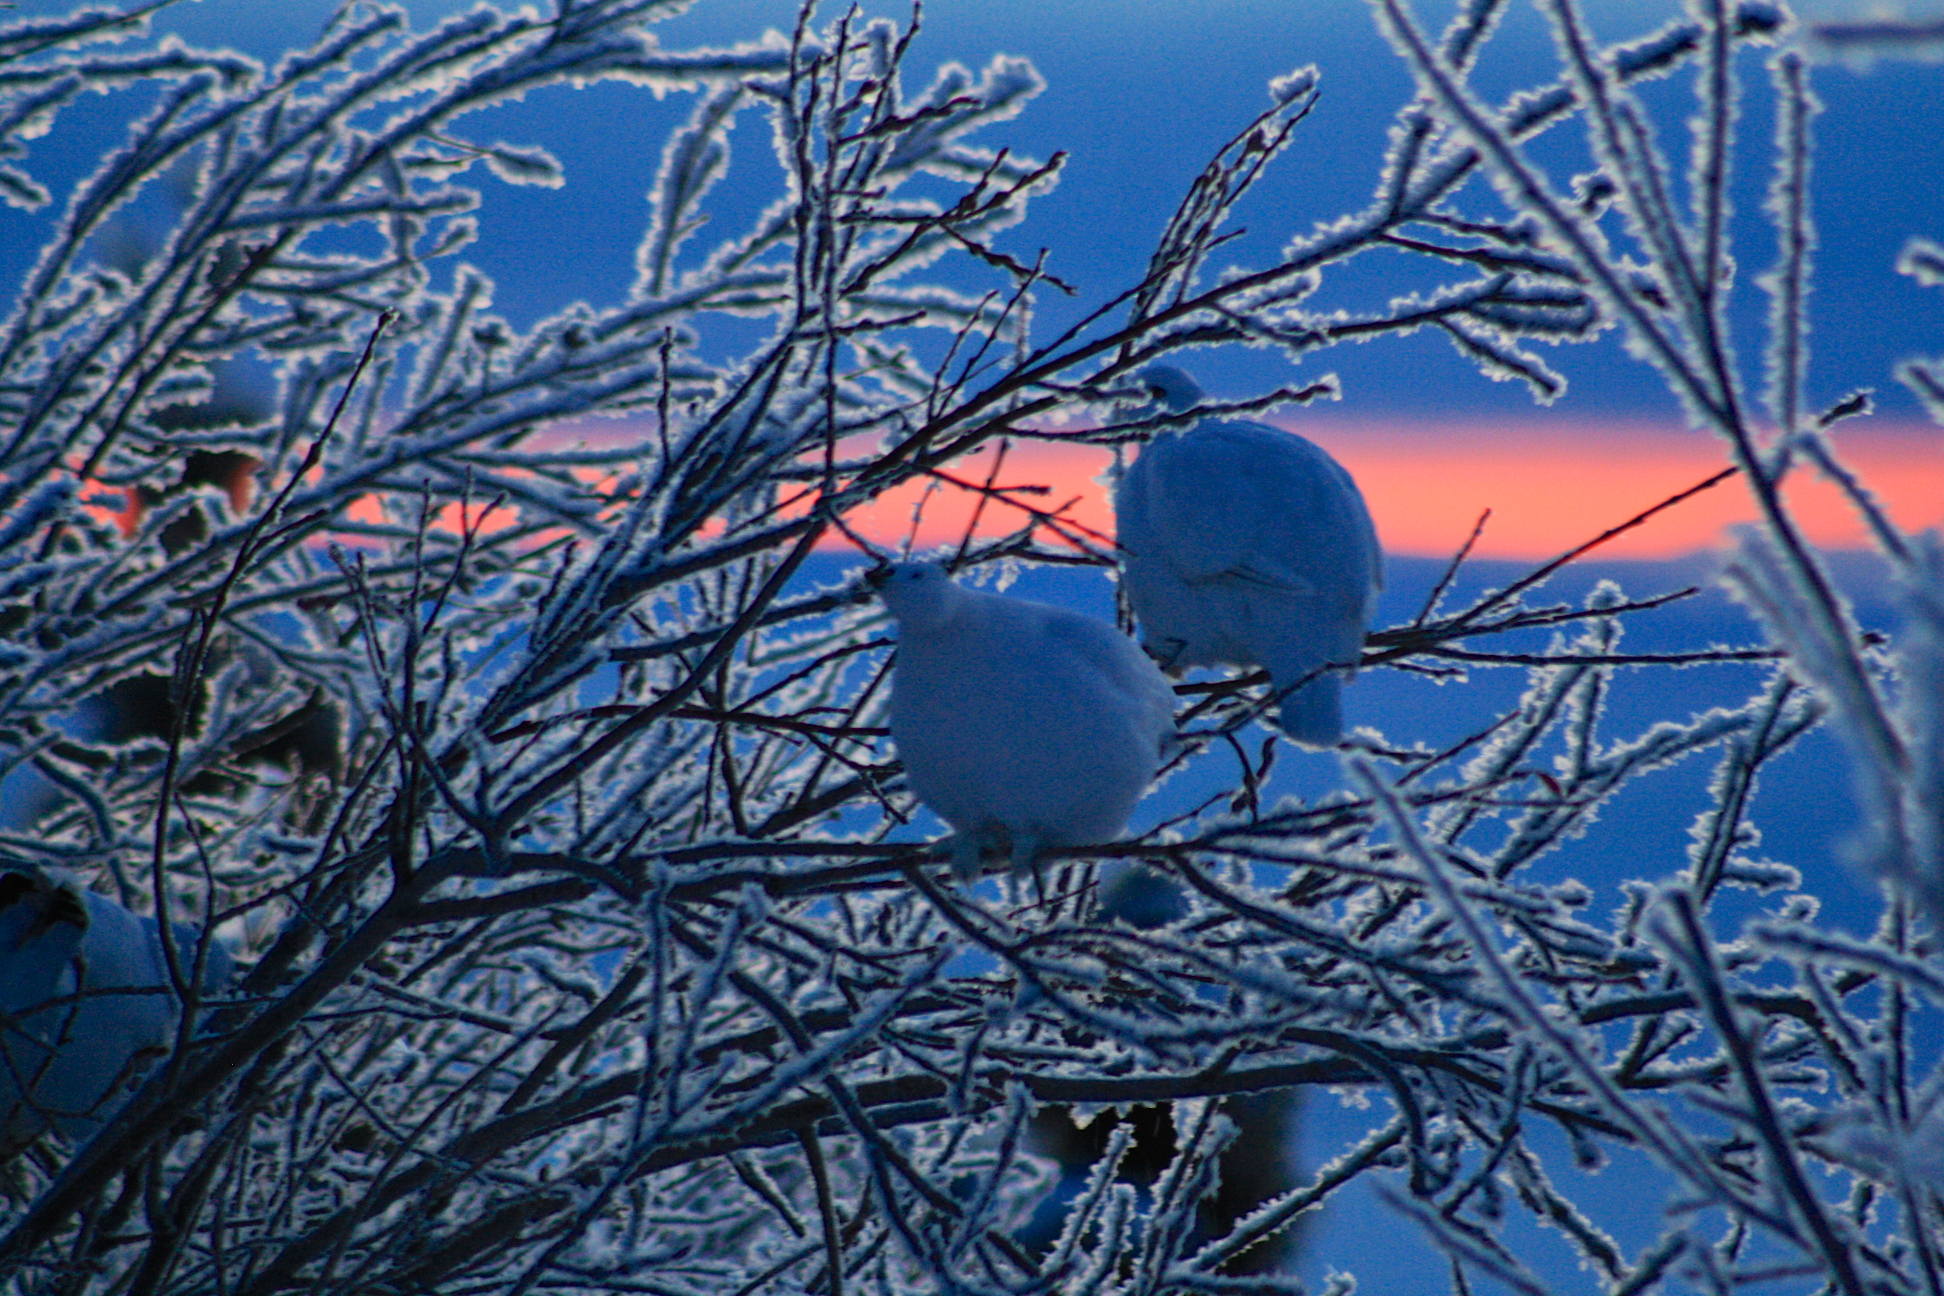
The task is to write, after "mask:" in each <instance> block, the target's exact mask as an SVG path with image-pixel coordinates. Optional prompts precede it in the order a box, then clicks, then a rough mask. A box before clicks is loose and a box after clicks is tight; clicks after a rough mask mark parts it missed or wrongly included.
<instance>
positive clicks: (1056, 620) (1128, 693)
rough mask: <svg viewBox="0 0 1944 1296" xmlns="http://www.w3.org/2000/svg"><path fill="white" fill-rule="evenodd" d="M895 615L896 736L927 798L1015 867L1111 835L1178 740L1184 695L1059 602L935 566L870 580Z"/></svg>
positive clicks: (970, 847)
mask: <svg viewBox="0 0 1944 1296" xmlns="http://www.w3.org/2000/svg"><path fill="white" fill-rule="evenodd" d="M873 579H874V581H876V582H877V583H878V585H879V589H880V592H881V593H882V596H883V598H884V605H885V606H886V607H887V608H889V609H890V611H891V615H892V616H894V617H896V618H897V621H898V660H897V669H896V671H895V672H894V673H893V675H892V677H891V737H892V740H893V741H894V742H895V743H896V744H897V747H898V755H899V757H900V758H901V759H902V760H903V761H904V767H905V776H906V777H907V778H908V779H909V780H910V782H911V790H912V791H913V792H915V793H916V794H917V796H918V799H919V800H921V801H923V802H924V803H925V804H926V805H928V806H930V807H931V808H932V810H933V811H935V812H936V813H937V814H938V816H939V817H940V818H941V819H943V820H945V822H946V823H948V824H950V825H951V826H952V827H953V828H954V829H956V830H957V836H956V838H955V839H954V842H953V850H952V864H953V867H954V868H955V869H956V870H957V871H958V874H959V876H960V877H961V878H964V879H970V878H972V877H974V876H976V875H977V873H978V871H979V856H980V853H981V851H982V850H983V849H984V848H985V847H988V846H997V847H1000V848H1002V849H1006V850H1008V851H1009V853H1010V855H1011V858H1012V864H1013V867H1014V869H1015V870H1023V869H1025V868H1026V867H1028V866H1029V865H1031V864H1032V863H1033V862H1034V859H1035V857H1036V856H1037V855H1038V853H1039V852H1040V851H1041V850H1042V849H1044V848H1046V847H1049V846H1080V845H1090V844H1093V843H1098V842H1106V841H1112V840H1113V839H1114V838H1116V837H1118V836H1120V834H1121V832H1122V831H1123V830H1124V829H1125V828H1126V827H1127V818H1128V816H1129V815H1130V814H1132V813H1133V810H1134V805H1135V803H1136V802H1138V801H1139V800H1140V799H1141V796H1142V794H1143V793H1144V792H1146V791H1147V788H1148V785H1149V784H1150V783H1152V782H1153V781H1154V776H1155V772H1156V771H1157V770H1158V769H1159V768H1160V766H1161V762H1162V761H1163V759H1165V757H1166V756H1168V755H1169V754H1171V753H1172V751H1173V748H1174V746H1175V743H1176V741H1177V740H1176V737H1175V726H1174V690H1173V689H1172V688H1170V687H1169V685H1168V681H1167V680H1166V679H1165V678H1164V677H1163V676H1162V674H1161V672H1160V670H1158V669H1157V668H1156V667H1155V665H1154V663H1153V662H1152V661H1150V660H1148V658H1147V657H1146V656H1145V655H1144V654H1143V653H1142V652H1141V650H1140V649H1139V648H1138V647H1136V646H1135V644H1134V641H1133V640H1132V639H1129V638H1128V637H1127V636H1126V635H1124V634H1122V633H1120V632H1119V631H1118V630H1116V629H1114V628H1113V627H1112V626H1110V625H1108V624H1106V623H1105V622H1102V621H1097V620H1095V619H1093V618H1092V617H1087V616H1082V615H1080V614H1079V613H1077V612H1070V611H1067V610H1066V609H1064V608H1057V607H1051V606H1048V605H1047V604H1044V603H1032V602H1028V601H1027V600H1025V599H1017V598H1007V597H1005V596H1003V595H999V594H988V593H985V592H983V591H980V590H972V589H965V588H962V587H960V586H958V585H955V584H953V583H952V581H951V580H950V578H948V577H947V576H946V574H945V571H944V569H943V568H941V567H939V566H937V565H935V564H932V563H906V564H902V565H900V566H896V567H892V568H891V569H889V571H888V572H885V573H883V574H882V575H881V576H878V577H874V578H873Z"/></svg>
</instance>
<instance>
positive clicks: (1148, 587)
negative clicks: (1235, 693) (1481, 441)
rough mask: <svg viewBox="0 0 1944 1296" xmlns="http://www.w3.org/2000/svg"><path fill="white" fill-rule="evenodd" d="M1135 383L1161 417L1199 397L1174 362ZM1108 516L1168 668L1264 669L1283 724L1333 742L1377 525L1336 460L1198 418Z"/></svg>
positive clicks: (1370, 576) (1376, 562)
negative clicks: (1278, 698)
mask: <svg viewBox="0 0 1944 1296" xmlns="http://www.w3.org/2000/svg"><path fill="white" fill-rule="evenodd" d="M1140 378H1141V381H1142V382H1143V383H1144V384H1146V385H1147V387H1148V388H1149V390H1150V391H1152V392H1153V394H1154V396H1155V399H1156V401H1157V403H1158V404H1159V405H1161V406H1163V407H1165V408H1166V409H1168V410H1169V411H1172V412H1176V413H1179V412H1181V411H1184V410H1189V409H1193V408H1194V406H1195V404H1196V402H1198V401H1199V400H1200V399H1201V394H1202V393H1201V389H1200V388H1199V387H1197V386H1196V385H1195V383H1194V381H1193V380H1192V379H1190V378H1189V377H1188V376H1187V375H1186V374H1184V373H1182V372H1181V371H1180V370H1179V369H1174V368H1170V367H1169V366H1166V365H1154V366H1151V367H1149V368H1147V369H1144V370H1142V371H1141V374H1140ZM1114 512H1115V514H1116V517H1117V519H1118V526H1119V537H1118V540H1119V545H1120V548H1121V551H1122V553H1121V563H1122V567H1123V569H1124V572H1125V577H1126V582H1127V597H1128V601H1129V602H1130V603H1131V604H1132V605H1133V608H1134V615H1135V617H1136V618H1137V619H1138V620H1139V622H1140V626H1141V640H1142V642H1143V643H1144V644H1145V645H1146V646H1147V649H1148V651H1149V652H1151V653H1153V654H1154V656H1155V657H1156V658H1157V659H1158V660H1159V661H1160V662H1161V664H1162V665H1163V666H1165V667H1167V668H1169V669H1171V670H1173V669H1177V668H1180V667H1184V666H1215V665H1232V666H1243V667H1252V666H1260V667H1266V668H1267V669H1268V671H1269V675H1270V678H1271V679H1272V680H1273V681H1274V683H1275V687H1276V689H1277V691H1278V692H1279V693H1282V694H1283V702H1282V729H1283V732H1285V733H1287V734H1288V735H1289V736H1290V737H1291V738H1294V739H1295V740H1296V741H1298V742H1301V743H1305V744H1308V745H1311V746H1317V747H1327V746H1331V745H1333V744H1335V742H1336V741H1337V739H1338V737H1339V736H1340V735H1341V733H1342V728H1343V720H1342V710H1341V705H1340V702H1339V697H1338V694H1339V690H1340V688H1341V680H1340V676H1339V674H1338V672H1339V671H1340V672H1342V673H1343V674H1347V673H1349V671H1350V669H1351V668H1353V667H1354V666H1355V665H1356V663H1357V660H1358V658H1359V657H1360V656H1361V655H1362V649H1363V642H1364V635H1365V634H1366V633H1367V632H1368V630H1369V627H1370V616H1371V612H1372V610H1373V608H1374V607H1375V605H1376V601H1377V593H1378V591H1379V590H1380V589H1381V588H1382V586H1383V555H1382V553H1381V552H1380V551H1379V550H1378V548H1377V532H1376V529H1375V528H1374V527H1373V526H1372V525H1371V522H1370V513H1369V511H1368V510H1367V509H1365V507H1364V502H1363V495H1362V494H1361V493H1360V492H1359V491H1358V490H1357V484H1356V482H1355V481H1353V480H1352V479H1351V477H1350V474H1349V473H1348V472H1345V471H1344V469H1343V466H1342V465H1341V464H1339V463H1337V461H1336V460H1334V459H1332V458H1331V457H1330V456H1329V455H1328V454H1327V453H1325V452H1324V451H1323V449H1322V448H1321V447H1319V446H1317V445H1315V444H1313V443H1312V442H1309V441H1306V440H1304V439H1303V438H1302V437H1300V436H1297V435H1296V434H1295V433H1293V432H1283V431H1280V430H1278V429H1276V428H1272V427H1269V426H1267V425H1265V424H1262V423H1253V422H1246V421H1239V420H1230V421H1223V422H1211V421H1209V420H1207V419H1204V420H1202V421H1201V422H1199V423H1193V424H1190V425H1189V426H1187V427H1186V428H1184V429H1182V430H1181V431H1179V432H1163V433H1161V434H1160V435H1159V436H1156V437H1155V438H1154V439H1153V440H1152V441H1151V442H1149V443H1148V445H1147V446H1146V447H1145V448H1144V449H1143V450H1142V451H1141V454H1140V457H1139V458H1138V459H1136V460H1135V461H1134V466H1133V467H1132V468H1130V469H1129V470H1128V471H1127V473H1126V475H1125V476H1124V477H1122V479H1121V481H1120V484H1119V487H1118V488H1117V489H1116V491H1115V493H1114ZM1326 667H1327V668H1329V669H1328V670H1325V668H1326ZM1319 671H1322V672H1324V673H1321V674H1318V673H1317V672H1319ZM1305 679H1307V680H1308V682H1307V683H1303V682H1302V681H1304V680H1305Z"/></svg>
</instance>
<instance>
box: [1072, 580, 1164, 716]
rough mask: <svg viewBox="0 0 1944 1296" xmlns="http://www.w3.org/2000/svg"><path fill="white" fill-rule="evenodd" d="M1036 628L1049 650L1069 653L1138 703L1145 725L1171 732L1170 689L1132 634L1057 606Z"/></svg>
mask: <svg viewBox="0 0 1944 1296" xmlns="http://www.w3.org/2000/svg"><path fill="white" fill-rule="evenodd" d="M1047 611H1048V612H1050V613H1052V614H1053V615H1050V616H1048V617H1047V618H1046V621H1045V623H1044V625H1043V626H1042V628H1041V635H1042V637H1043V639H1044V641H1045V643H1046V645H1047V648H1048V650H1049V652H1050V653H1054V654H1060V655H1064V656H1070V657H1072V658H1073V659H1075V660H1077V661H1079V662H1080V663H1081V664H1082V665H1084V666H1085V667H1086V668H1087V669H1088V670H1089V671H1092V672H1093V673H1095V674H1096V675H1098V676H1099V677H1100V678H1101V679H1102V680H1103V681H1104V682H1105V683H1106V684H1107V686H1108V687H1109V688H1110V689H1112V690H1113V692H1114V693H1116V694H1118V695H1119V696H1122V697H1125V698H1127V699H1128V700H1129V701H1130V702H1131V703H1133V704H1134V705H1135V706H1137V707H1138V708H1139V709H1140V713H1141V715H1142V717H1143V721H1144V723H1145V725H1146V727H1148V728H1150V729H1152V730H1153V731H1154V732H1155V733H1157V734H1163V733H1165V734H1172V733H1173V732H1174V704H1175V695H1174V689H1173V687H1172V686H1171V685H1169V683H1168V680H1167V677H1166V676H1165V675H1163V674H1162V673H1161V670H1160V668H1159V667H1157V666H1156V665H1155V664H1154V662H1153V660H1152V659H1150V658H1149V657H1148V655H1147V654H1146V653H1144V652H1142V651H1141V650H1140V649H1139V648H1138V647H1136V646H1135V643H1134V641H1133V640H1132V639H1129V638H1128V637H1127V636H1126V635H1124V634H1122V633H1121V632H1120V631H1118V630H1116V629H1114V627H1112V626H1110V625H1108V624H1107V623H1106V622H1104V621H1096V620H1094V619H1093V618H1092V617H1086V616H1081V615H1080V614H1078V613H1076V612H1068V611H1065V610H1064V609H1061V608H1048V609H1047Z"/></svg>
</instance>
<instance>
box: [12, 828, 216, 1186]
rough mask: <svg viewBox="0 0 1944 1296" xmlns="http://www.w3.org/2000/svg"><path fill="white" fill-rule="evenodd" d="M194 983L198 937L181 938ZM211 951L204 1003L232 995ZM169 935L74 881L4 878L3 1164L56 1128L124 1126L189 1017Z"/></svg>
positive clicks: (15, 868) (180, 928) (182, 933)
mask: <svg viewBox="0 0 1944 1296" xmlns="http://www.w3.org/2000/svg"><path fill="white" fill-rule="evenodd" d="M174 930H175V934H176V941H177V953H178V955H179V959H180V966H181V968H182V971H183V975H184V976H185V977H187V976H189V975H190V974H191V972H192V971H193V969H194V966H195V952H196V947H197V941H198V933H197V932H196V930H195V929H194V928H193V927H189V926H188V925H186V924H181V925H177V926H176V927H175V929H174ZM230 976H231V963H230V956H229V952H228V950H227V948H226V947H225V946H224V945H223V944H222V942H220V941H217V940H211V941H210V942H209V943H208V954H207V957H206V960H205V966H204V976H203V982H202V984H203V986H204V989H205V993H221V991H222V990H223V989H225V988H227V986H228V985H229V981H230ZM173 985H174V980H173V978H171V977H170V975H169V969H168V962H167V958H166V956H165V954H164V952H163V949H162V938H161V926H160V924H158V923H157V922H156V920H155V919H154V918H151V917H146V916H143V915H138V914H134V913H131V912H130V911H129V910H127V909H125V908H123V907H122V906H121V905H119V904H117V903H116V902H115V901H113V900H110V899H109V898H108V897H107V896H104V895H100V894H97V893H96V892H93V891H90V890H87V889H85V888H83V887H81V886H79V885H78V884H76V883H75V882H73V881H72V880H70V879H67V878H64V877H61V876H59V875H57V874H54V873H50V872H48V871H46V870H43V869H39V868H34V867H31V866H23V865H10V866H6V867H4V868H3V869H0V1161H4V1160H5V1159H6V1158H7V1157H9V1156H11V1155H12V1154H13V1153H15V1152H17V1151H18V1150H20V1149H21V1148H23V1147H25V1146H26V1145H27V1144H28V1143H31V1142H32V1141H33V1140H34V1139H36V1138H38V1137H39V1136H40V1135H41V1134H42V1133H44V1132H45V1131H46V1130H47V1129H48V1128H50V1127H52V1128H54V1129H56V1130H58V1131H60V1132H61V1133H62V1134H64V1135H66V1136H68V1137H69V1138H73V1139H83V1138H87V1137H90V1136H92V1135H93V1134H94V1133H95V1132H96V1131H97V1130H99V1129H100V1128H101V1126H102V1125H103V1124H104V1123H105V1122H106V1121H107V1120H108V1119H109V1118H110V1117H111V1116H113V1115H114V1114H115V1111H116V1110H117V1109H118V1108H119V1107H120V1106H121V1104H122V1102H123V1100H124V1099H125V1098H126V1097H127V1095H128V1093H129V1090H130V1088H131V1087H132V1082H133V1081H134V1080H135V1079H136V1078H137V1077H138V1076H139V1075H140V1074H141V1072H142V1071H143V1069H144V1068H145V1066H146V1064H147V1063H148V1062H149V1061H150V1060H151V1058H152V1057H153V1056H154V1055H157V1054H160V1053H163V1052H166V1051H167V1050H168V1047H169V1045H170V1043H171V1042H172V1041H173V1040H174V1038H175V1030H176V1024H177V1022H178V1021H179V1020H180V1017H181V1011H182V1008H181V1003H180V1002H179V1000H178V999H177V996H176V993H175V991H174V990H173V989H172V986H173Z"/></svg>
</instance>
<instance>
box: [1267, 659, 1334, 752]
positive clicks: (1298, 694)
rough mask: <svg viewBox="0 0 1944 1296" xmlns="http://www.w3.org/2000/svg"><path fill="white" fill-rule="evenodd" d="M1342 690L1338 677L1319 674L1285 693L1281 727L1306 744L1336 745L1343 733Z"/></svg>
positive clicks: (1312, 745)
mask: <svg viewBox="0 0 1944 1296" xmlns="http://www.w3.org/2000/svg"><path fill="white" fill-rule="evenodd" d="M1279 683H1280V681H1279ZM1342 692H1343V681H1342V680H1340V679H1338V678H1337V677H1336V676H1335V675H1319V676H1318V677H1317V678H1315V679H1313V680H1311V681H1310V682H1309V683H1307V684H1305V685H1303V686H1302V687H1301V688H1298V689H1296V690H1295V691H1294V692H1292V693H1290V694H1288V695H1287V696H1285V697H1284V698H1283V704H1282V731H1283V732H1284V733H1286V734H1288V735H1289V736H1290V737H1291V738H1293V739H1295V740H1296V741H1297V742H1299V743H1303V744H1304V745H1306V746H1309V747H1334V746H1336V744H1337V739H1339V738H1341V737H1342V736H1343V703H1342V696H1341V695H1342Z"/></svg>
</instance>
